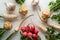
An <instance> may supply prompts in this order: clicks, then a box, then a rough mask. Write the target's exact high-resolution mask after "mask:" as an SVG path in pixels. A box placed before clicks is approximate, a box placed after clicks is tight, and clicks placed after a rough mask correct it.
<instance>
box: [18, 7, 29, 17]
mask: <svg viewBox="0 0 60 40" xmlns="http://www.w3.org/2000/svg"><path fill="white" fill-rule="evenodd" d="M27 12H28V9H27V8H26V7H24V6H22V7H21V8H20V9H19V13H20V14H22V15H23V16H25V15H26V14H27Z"/></svg>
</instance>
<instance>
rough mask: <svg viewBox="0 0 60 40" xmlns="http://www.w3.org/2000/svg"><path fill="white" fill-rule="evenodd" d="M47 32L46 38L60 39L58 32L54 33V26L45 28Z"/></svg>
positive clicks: (50, 39) (51, 39)
mask: <svg viewBox="0 0 60 40" xmlns="http://www.w3.org/2000/svg"><path fill="white" fill-rule="evenodd" d="M47 29H48V34H47V35H46V39H47V40H60V33H56V31H55V29H54V28H47Z"/></svg>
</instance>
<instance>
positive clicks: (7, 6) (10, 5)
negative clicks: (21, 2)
mask: <svg viewBox="0 0 60 40" xmlns="http://www.w3.org/2000/svg"><path fill="white" fill-rule="evenodd" d="M5 5H6V9H7V10H8V11H14V10H15V8H16V5H15V4H14V3H5Z"/></svg>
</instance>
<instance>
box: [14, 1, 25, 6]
mask: <svg viewBox="0 0 60 40" xmlns="http://www.w3.org/2000/svg"><path fill="white" fill-rule="evenodd" d="M15 1H16V2H17V3H18V4H20V5H22V4H23V3H24V2H25V0H15Z"/></svg>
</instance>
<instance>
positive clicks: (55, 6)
mask: <svg viewBox="0 0 60 40" xmlns="http://www.w3.org/2000/svg"><path fill="white" fill-rule="evenodd" d="M49 7H50V11H56V10H58V9H60V0H56V1H55V2H54V1H52V2H50V3H49Z"/></svg>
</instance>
